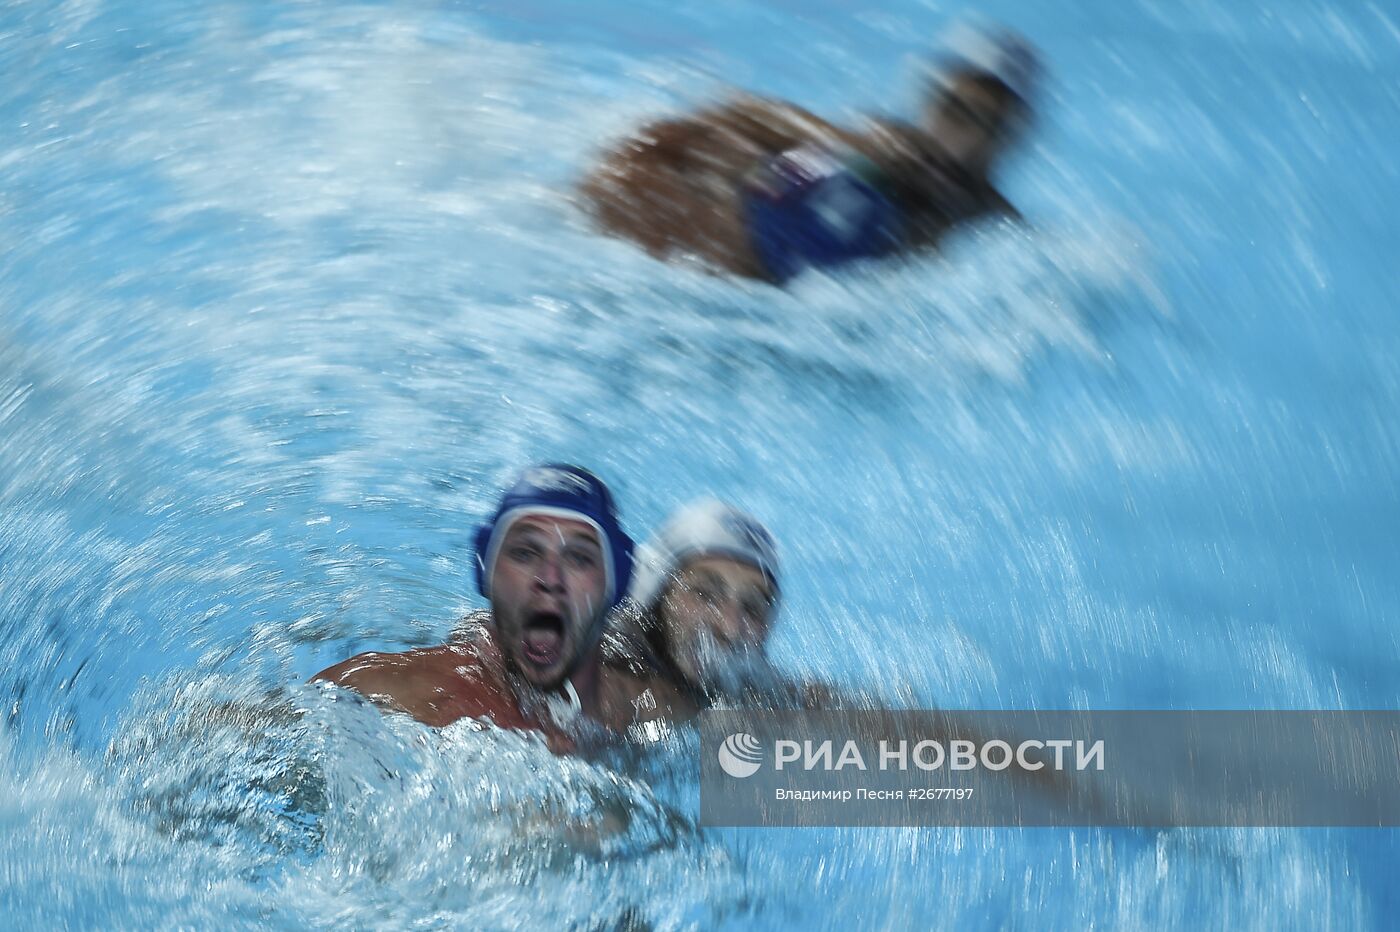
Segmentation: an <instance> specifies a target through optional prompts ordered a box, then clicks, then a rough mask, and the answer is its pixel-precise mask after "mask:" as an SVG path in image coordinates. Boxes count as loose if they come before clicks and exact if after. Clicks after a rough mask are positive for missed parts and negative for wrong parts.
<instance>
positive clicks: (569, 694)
mask: <svg viewBox="0 0 1400 932" xmlns="http://www.w3.org/2000/svg"><path fill="white" fill-rule="evenodd" d="M560 688H561V689H562V690H563V693H564V694H563V695H562V696H561V695H560V694H559V693H557V692H553V693H550V694H549V695H547V696H546V697H545V707H546V708H547V709H549V717H550V718H552V719H554V724H556V725H561V726H564V725H571V724H573V722H574V720H575V719H577V718H578V717H579V716H580V715H582V714H583V700H581V699H579V695H578V690H577V689H575V688H574V682H573V680H571V679H569V678H568V677H564V684H563V686H561V687H560Z"/></svg>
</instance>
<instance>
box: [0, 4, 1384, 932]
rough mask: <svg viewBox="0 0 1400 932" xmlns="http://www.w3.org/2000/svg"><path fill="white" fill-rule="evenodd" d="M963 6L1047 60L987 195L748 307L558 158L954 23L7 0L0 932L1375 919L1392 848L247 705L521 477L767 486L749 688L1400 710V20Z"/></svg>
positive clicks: (804, 97)
mask: <svg viewBox="0 0 1400 932" xmlns="http://www.w3.org/2000/svg"><path fill="white" fill-rule="evenodd" d="M981 9H982V10H983V12H985V13H987V14H989V15H991V16H993V17H996V18H999V19H1002V20H1004V21H1006V22H1009V23H1011V24H1013V25H1015V26H1017V27H1018V28H1020V29H1021V30H1023V31H1024V32H1025V33H1027V34H1028V35H1029V36H1031V37H1032V38H1033V39H1034V40H1035V41H1036V42H1037V43H1038V44H1039V45H1040V46H1041V47H1042V49H1043V51H1044V53H1045V55H1046V57H1047V60H1048V62H1049V65H1050V68H1051V73H1052V81H1051V83H1050V85H1049V86H1048V88H1047V92H1046V95H1045V99H1044V102H1043V103H1044V112H1043V114H1042V117H1041V119H1040V121H1039V123H1038V125H1037V126H1036V128H1035V131H1034V134H1033V137H1032V145H1031V146H1030V147H1029V148H1028V149H1027V151H1026V152H1025V153H1024V154H1023V156H1022V157H1020V158H1018V159H1017V160H1016V161H1015V163H1014V164H1012V165H1009V166H1008V168H1007V171H1006V174H1005V178H1004V181H1005V187H1006V189H1007V191H1008V192H1009V193H1010V194H1011V195H1012V198H1013V200H1015V201H1016V202H1017V203H1018V204H1019V205H1020V206H1021V208H1022V209H1023V211H1024V212H1025V213H1026V214H1027V216H1028V217H1030V218H1031V219H1032V224H1031V226H1030V227H1029V228H1028V229H1015V228H1010V227H1001V226H996V225H993V226H989V227H987V228H983V229H979V230H975V231H969V232H967V233H966V234H965V235H961V236H959V237H957V238H956V239H955V240H954V241H953V242H952V243H951V244H950V246H949V249H948V250H947V251H946V252H945V253H944V254H942V255H940V256H938V257H934V258H930V259H928V260H926V261H921V262H918V263H913V264H910V265H907V266H891V265H883V266H872V267H870V268H863V269H857V270H853V271H852V272H850V273H849V274H845V275H842V276H839V277H831V278H828V277H823V276H819V275H812V276H807V277H805V278H803V279H800V280H799V281H798V282H796V283H795V285H794V287H793V288H792V289H791V290H790V291H788V292H778V291H775V290H772V289H769V288H766V287H761V286H757V285H747V284H735V283H732V282H727V281H723V280H719V279H715V278H711V277H708V276H705V275H703V274H701V273H699V272H697V271H695V270H693V269H689V268H684V267H666V266H662V265H659V264H656V263H654V262H652V261H651V260H649V259H647V258H646V257H645V256H643V255H641V254H640V253H638V252H637V251H636V250H634V249H633V248H632V247H630V246H628V245H627V244H624V243H620V242H614V241H609V240H604V239H601V238H598V237H596V236H594V235H593V234H591V233H590V232H589V231H588V229H587V228H586V226H585V225H584V224H583V223H582V221H581V220H580V218H579V216H578V214H577V213H576V212H575V210H574V208H573V207H572V205H571V203H570V201H569V195H568V192H569V185H570V183H571V181H572V180H573V179H574V178H576V177H577V175H578V174H579V173H580V171H581V170H582V167H583V166H584V165H586V164H587V162H588V160H589V158H590V157H591V156H592V155H593V154H595V153H596V152H597V151H598V150H599V148H600V147H602V146H603V145H604V144H605V143H606V142H607V141H608V140H609V139H610V138H612V137H614V136H616V135H617V134H619V133H621V132H622V131H624V130H625V129H626V128H627V127H629V126H631V125H634V124H635V123H636V122H637V121H639V120H641V119H644V118H646V117H647V116H649V115H652V114H655V113H659V112H663V111H666V110H671V109H675V108H679V107H682V106H685V105H687V104H691V103H694V102H697V101H699V100H702V99H705V98H707V97H708V96H710V95H713V94H714V93H716V92H717V91H718V89H719V88H721V87H722V86H723V84H724V83H726V82H727V83H732V84H738V85H742V86H745V87H748V88H751V89H754V90H758V91H761V92H765V93H772V94H777V95H782V96H787V97H791V98H794V99H798V100H800V101H801V102H803V103H805V104H807V105H809V106H811V107H812V108H814V109H816V110H818V111H820V112H824V113H827V114H830V115H836V116H839V115H845V114H850V113H854V112H855V111H858V110H861V109H879V108H885V109H890V110H899V109H901V108H907V107H909V106H911V105H912V101H913V93H912V80H913V76H914V75H915V74H916V73H917V71H918V57H919V56H920V55H921V54H922V53H924V52H926V51H927V50H928V48H929V47H930V45H931V43H932V40H933V37H934V36H936V35H937V33H938V32H939V31H940V30H941V29H942V28H943V26H944V25H945V24H946V23H947V22H948V21H949V20H950V18H951V17H953V16H954V15H956V14H957V13H959V12H961V11H962V8H961V7H959V6H957V5H955V4H949V3H943V2H940V0H925V2H914V0H899V2H891V3H873V2H867V0H848V2H835V0H803V2H801V3H798V2H793V0H784V2H772V3H767V4H762V3H757V2H755V0H744V2H742V3H741V2H734V0H721V2H712V3H695V4H689V5H687V6H686V7H685V8H677V6H676V5H674V4H671V3H661V2H653V0H645V2H641V3H636V2H632V3H621V2H616V0H606V2H599V3H590V4H568V3H563V2H559V0H551V2H544V0H515V2H512V3H509V4H507V3H499V2H495V0H479V2H472V3H457V4H451V3H431V2H426V0H424V2H404V3H399V4H392V5H391V4H347V3H329V2H319V0H317V2H303V3H296V4H262V5H259V4H252V3H247V2H235V3H228V2H214V3H210V4H203V5H190V4H184V3H175V2H169V0H155V2H143V3H134V2H130V0H121V2H116V0H107V2H103V0H63V2H58V0H34V2H28V3H22V4H11V5H9V6H8V7H6V9H5V10H4V11H3V12H0V63H3V71H4V73H5V75H6V80H5V82H4V83H3V85H0V126H3V130H4V131H3V134H0V178H3V183H0V247H3V248H0V632H3V638H0V712H3V718H0V723H3V724H0V757H2V758H3V760H4V767H3V769H0V789H3V792H0V826H3V833H0V865H3V871H2V872H0V878H3V879H0V915H3V916H4V917H5V918H4V920H3V922H4V924H5V925H7V926H13V927H17V928H34V927H57V926H64V925H67V926H74V927H89V926H90V927H151V926H177V925H186V926H190V925H192V926H215V925H218V926H234V927H244V926H252V925H272V926H275V927H305V926H308V925H309V926H316V927H320V926H347V925H348V926H349V927H425V928H427V927H440V926H462V927H467V928H497V927H510V926H516V925H522V924H523V925H529V926H536V927H572V928H580V929H611V928H647V927H654V928H687V927H714V926H732V927H736V928H743V927H762V928H792V929H798V928H808V927H813V926H817V927H832V928H848V927H863V928H900V929H904V928H907V929H924V928H947V929H959V930H965V929H1000V928H1016V929H1041V928H1065V929H1071V928H1074V929H1078V928H1088V927H1100V928H1138V927H1157V926H1172V927H1181V928H1256V929H1279V928H1320V927H1330V928H1336V929H1352V928H1361V929H1366V928H1386V927H1389V926H1390V925H1391V924H1393V923H1394V921H1395V920H1394V917H1395V915H1396V910H1397V909H1400V898H1397V896H1396V894H1395V893H1394V887H1395V883H1394V879H1395V878H1394V863H1395V859H1396V856H1397V854H1400V846H1397V844H1396V839H1395V837H1394V834H1393V833H1391V832H1386V831H1303V830H1294V831H1283V830H1249V831H1235V830H1230V831H1226V830H1214V831H1200V830H1190V831H1188V830H1180V831H1170V832H1149V831H1087V830H1077V831H1048V830H1028V831H1016V830H996V831H968V830H963V831H954V830H932V829H928V830H893V829H885V830H834V829H833V830H827V831H818V830H807V831H778V830H766V831H765V830H743V831H739V830H735V831H701V830H699V829H697V828H696V827H695V819H696V811H697V801H696V799H695V792H696V782H695V766H696V763H695V762H696V760H697V754H698V748H697V747H696V745H695V738H694V735H690V734H682V735H681V736H679V737H678V738H677V740H676V741H674V742H672V743H671V744H669V745H666V746H662V747H660V748H658V749H656V750H655V751H654V752H651V753H648V754H646V755H643V756H642V757H641V759H627V760H618V761H612V762H608V761H595V762H582V761H577V760H556V759H554V758H552V757H550V756H549V755H547V754H544V753H543V752H541V751H539V749H538V748H536V747H534V746H532V745H530V744H528V743H527V742H524V741H521V740H518V739H515V738H512V737H510V736H492V735H481V734H475V733H472V732H471V731H470V730H469V729H465V728H464V729H461V730H458V729H448V730H447V731H445V732H442V733H429V732H427V731H426V730H423V729H419V728H417V727H416V726H412V725H409V724H405V723H403V722H399V721H395V720H390V719H384V718H382V717H381V716H379V715H378V714H377V713H374V712H373V711H372V710H366V709H364V708H362V707H358V706H355V705H354V704H351V703H345V702H332V701H329V700H328V699H327V697H326V696H324V695H322V694H320V693H319V692H318V691H315V690H312V689H309V688H306V687H303V686H301V685H299V684H301V683H302V682H303V681H304V680H305V679H306V678H307V677H308V676H309V675H310V674H312V673H313V672H315V671H316V670H318V669H320V668H321V667H323V666H325V665H327V664H329V663H331V662H333V661H335V660H338V659H340V658H343V657H345V656H348V655H349V654H351V653H353V652H356V651H359V650H364V649H369V648H396V647H403V646H407V645H417V644H425V643H431V642H433V641H434V640H436V639H439V638H442V637H443V636H444V635H445V634H446V632H447V631H448V630H449V628H450V627H451V624H452V622H453V619H454V618H456V617H457V616H458V615H459V614H460V613H461V612H462V611H464V610H465V609H468V608H471V607H474V606H475V605H476V604H477V602H476V599H475V597H474V591H473V586H472V580H471V554H470V545H469V542H470V536H471V528H472V525H473V523H474V522H475V521H477V520H479V519H480V517H481V516H482V515H483V514H484V513H485V511H486V510H487V509H488V508H489V507H490V504H491V500H492V498H493V496H494V495H495V493H496V489H497V488H498V487H499V485H500V483H502V482H503V481H504V480H505V479H506V478H507V477H508V476H509V475H510V474H511V472H513V471H514V470H515V469H516V468H517V467H519V466H520V465H522V464H524V463H526V462H529V461H531V460H535V459H539V458H545V457H548V458H563V459H568V460H573V461H577V462H581V463H585V464H588V465H590V466H592V467H594V468H596V469H597V470H598V471H599V472H600V473H602V474H603V475H604V476H605V477H606V478H607V479H608V480H609V481H610V482H612V483H613V484H614V485H615V486H616V488H617V490H618V493H619V497H620V499H621V502H622V505H623V508H624V509H625V516H626V518H627V523H628V525H629V527H630V528H631V530H632V531H633V532H634V534H635V535H637V536H641V535H642V534H644V533H645V531H646V530H647V529H648V528H650V527H651V526H653V525H654V524H655V523H656V522H657V521H658V520H659V519H660V518H661V517H662V516H663V515H664V514H665V513H666V512H667V511H668V510H669V509H670V508H671V507H672V506H674V505H675V504H677V503H679V502H680V501H683V500H685V499H687V498H690V497H693V496H694V495H696V494H698V493H701V492H714V493H717V494H720V495H722V496H726V497H730V498H733V499H735V500H736V501H739V502H741V503H742V504H744V505H745V506H747V507H749V508H751V509H752V510H754V511H755V512H756V513H758V514H759V515H761V516H763V517H764V518H766V519H768V520H769V521H770V522H771V524H772V526H773V529H774V531H775V533H776V534H777V535H778V537H779V539H780V540H781V541H782V543H783V545H784V557H785V560H786V567H787V582H786V585H785V591H786V594H787V599H786V602H785V604H784V608H783V621H782V624H781V627H780V628H779V629H778V632H777V635H776V643H775V645H774V650H775V653H776V655H777V657H778V659H779V661H780V662H781V664H782V665H784V666H785V667H786V668H788V669H790V670H792V671H794V672H795V673H796V672H802V673H805V674H808V675H813V676H818V677H821V678H824V679H827V680H830V681H833V682H836V683H838V684H842V685H845V686H849V687H852V688H856V689H862V690H867V691H874V692H877V693H879V694H880V695H883V696H885V697H886V698H887V699H888V700H889V701H890V702H891V703H893V704H898V705H903V706H922V705H930V704H938V705H942V706H946V707H962V708H1037V707H1038V708H1248V709H1268V708H1310V709H1311V708H1318V709H1335V708H1400V677H1397V673H1400V666H1398V665H1397V661H1396V657H1397V648H1400V643H1398V642H1400V636H1398V635H1397V628H1396V625H1395V620H1396V618H1397V617H1400V582H1398V581H1397V580H1400V576H1397V574H1396V572H1395V566H1396V564H1397V556H1400V547H1397V536H1396V532H1397V523H1400V500H1398V499H1397V496H1396V493H1395V478H1396V472H1397V467H1398V466H1400V425H1397V421H1396V417H1395V412H1396V410H1397V408H1400V362H1397V359H1400V321H1398V320H1397V318H1396V315H1395V308H1396V306H1397V303H1398V302H1400V279H1398V278H1397V276H1396V275H1395V271H1394V263H1395V258H1396V257H1397V255H1400V224H1396V222H1395V221H1394V218H1393V216H1392V214H1393V211H1395V210H1396V209H1397V208H1400V195H1397V191H1400V167H1397V162H1396V160H1395V159H1394V157H1393V154H1394V153H1395V152H1396V151H1397V147H1398V146H1400V12H1397V11H1396V10H1395V8H1394V7H1393V6H1392V5H1390V4H1385V3H1379V2H1364V0H1357V2H1354V3H1347V4H1328V3H1322V2H1316V0H1273V2H1262V0H1260V2H1255V0H1239V2H1232V3H1230V4H1221V3H1208V2H1204V0H1180V2H1164V0H1128V2H1123V0H1088V2H1085V3H1081V4H1075V5H1073V6H1072V7H1068V8H1067V7H1066V6H1065V5H1062V4H1040V3H1030V2H1026V0H1019V2H1012V0H1000V2H993V3H988V4H984V5H982V6H981ZM618 811H621V812H628V813H630V814H631V821H630V824H629V826H628V828H627V829H626V830H625V831H624V832H622V833H621V834H617V835H613V836H609V837H606V838H605V839H603V840H602V841H596V840H594V841H587V842H580V841H579V840H578V839H570V838H565V837H561V835H560V833H559V832H558V831H557V830H555V829H553V828H552V827H551V822H552V821H555V816H556V815H557V814H559V813H565V814H571V815H573V816H574V817H576V818H577V819H580V820H583V821H585V822H586V821H588V820H589V819H594V818H597V817H599V816H600V815H601V814H603V813H606V812H618ZM541 813H543V815H541Z"/></svg>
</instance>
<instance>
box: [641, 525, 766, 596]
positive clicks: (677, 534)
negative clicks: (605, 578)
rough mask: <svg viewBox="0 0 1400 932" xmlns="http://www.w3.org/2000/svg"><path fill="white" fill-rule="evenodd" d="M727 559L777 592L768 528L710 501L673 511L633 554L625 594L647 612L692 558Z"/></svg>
mask: <svg viewBox="0 0 1400 932" xmlns="http://www.w3.org/2000/svg"><path fill="white" fill-rule="evenodd" d="M698 556H718V557H730V558H732V559H735V560H739V561H742V562H744V563H748V564H751V565H752V566H755V567H757V568H758V569H759V570H761V571H762V572H763V575H764V576H766V577H767V578H768V583H769V585H771V586H772V587H773V591H774V593H775V594H776V593H777V591H778V550H777V547H776V546H774V544H773V537H772V535H771V534H769V533H768V529H767V528H765V527H764V526H763V525H762V524H760V523H759V522H758V520H757V519H756V518H754V517H753V516H752V515H749V514H746V513H744V512H742V511H740V510H739V509H737V508H735V507H733V506H732V505H726V504H725V503H724V502H721V501H718V500H716V499H713V498H708V499H701V500H699V501H695V502H691V503H690V504H689V505H686V506H685V507H683V508H681V509H680V510H678V511H676V512H675V513H674V514H672V515H671V517H670V518H669V519H668V520H667V521H666V523H665V524H664V525H662V527H661V530H660V531H658V532H657V533H656V536H655V537H653V538H652V539H651V540H649V541H647V542H646V543H645V544H643V545H642V546H641V547H639V548H638V550H637V559H636V567H635V569H634V570H633V574H632V588H631V591H630V592H629V595H630V596H631V598H632V601H634V602H636V603H637V604H638V605H639V606H641V608H642V609H643V611H645V610H648V609H650V608H651V607H652V606H653V605H654V604H655V603H656V601H657V600H658V599H660V598H661V593H662V592H664V591H665V589H666V584H667V583H669V582H670V581H671V577H672V576H673V575H674V574H675V573H676V572H677V571H678V570H679V569H680V568H681V564H682V563H684V562H685V561H686V560H688V559H690V558H692V557H698Z"/></svg>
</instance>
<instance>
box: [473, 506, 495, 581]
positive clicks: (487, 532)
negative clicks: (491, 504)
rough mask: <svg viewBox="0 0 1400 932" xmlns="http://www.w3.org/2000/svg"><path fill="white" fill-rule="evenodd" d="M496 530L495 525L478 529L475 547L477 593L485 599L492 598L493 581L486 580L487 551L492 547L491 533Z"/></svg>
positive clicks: (484, 525)
mask: <svg viewBox="0 0 1400 932" xmlns="http://www.w3.org/2000/svg"><path fill="white" fill-rule="evenodd" d="M495 529H496V525H495V523H494V522H493V523H491V524H483V525H482V526H481V527H479V528H477V529H476V535H475V538H474V540H473V546H474V547H475V548H476V553H475V554H474V556H475V557H476V591H477V592H480V593H481V594H482V595H483V596H484V597H486V598H488V599H489V598H491V581H490V580H489V579H487V578H486V551H487V550H488V549H489V548H490V546H491V532H492V531H494V530H495Z"/></svg>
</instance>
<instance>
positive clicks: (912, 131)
mask: <svg viewBox="0 0 1400 932" xmlns="http://www.w3.org/2000/svg"><path fill="white" fill-rule="evenodd" d="M1039 70H1040V66H1039V62H1038V58H1037V55H1036V53H1035V51H1034V50H1033V49H1032V48H1031V46H1030V45H1029V44H1028V43H1027V42H1026V41H1025V40H1024V39H1022V38H1021V37H1019V36H1017V35H1016V34H1014V33H1012V32H1010V31H1008V30H1005V29H1001V28H996V27H979V26H973V25H971V24H965V25H963V26H961V27H959V28H958V29H956V30H954V31H953V33H952V34H951V35H950V36H949V38H948V40H947V42H946V46H945V49H944V51H943V52H942V53H941V54H940V55H939V56H938V59H937V64H936V66H935V67H933V68H932V69H931V71H930V74H929V77H928V78H927V86H926V88H925V92H924V102H923V105H922V113H921V114H920V116H919V119H918V121H917V123H909V122H901V121H893V120H883V119H871V120H868V121H867V124H866V125H865V126H864V127H863V128H861V129H859V130H852V129H847V128H843V127H839V126H836V125H834V124H832V123H829V122H827V121H826V120H823V119H821V118H819V117H816V116H814V115H812V114H811V113H809V112H807V111H806V110H803V109H801V108H800V107H797V106H794V105H793V104H789V103H786V102H783V101H776V100H764V99H761V98H755V97H743V98H741V99H739V100H736V101H734V102H732V103H728V104H725V105H722V106H719V107H715V108H712V109H707V110H702V111H700V112H699V113H696V114H695V115H693V116H689V117H682V118H678V119H670V120H662V121H660V122H656V123H652V124H649V125H647V126H645V127H643V128H642V129H641V130H640V131H639V132H638V133H637V135H636V136H634V137H632V138H630V139H627V140H626V141H624V142H623V143H622V144H621V145H620V146H618V147H617V148H616V149H615V150H613V151H612V152H611V153H609V154H608V155H607V156H606V157H605V158H604V159H603V161H602V164H600V165H599V166H598V167H596V168H595V169H594V170H593V171H592V172H591V173H590V174H589V175H588V176H587V178H586V179H585V180H584V182H583V184H582V193H583V196H584V199H585V201H586V205H587V207H588V209H589V211H590V213H591V214H592V215H593V217H594V218H595V220H596V222H597V223H598V224H599V225H600V226H601V227H602V229H603V230H604V231H605V232H607V233H611V234H613V235H615V236H620V237H624V238H627V239H631V240H633V241H635V242H637V243H638V244H640V245H641V246H642V247H644V248H645V249H646V250H647V251H648V252H649V253H651V254H652V255H653V256H656V257H657V258H662V259H665V258H668V257H671V256H673V255H675V254H678V253H679V254H692V255H695V256H698V257H700V258H701V259H702V260H704V261H705V262H706V263H707V264H708V265H710V266H712V267H714V268H716V269H718V270H720V271H723V272H729V273H732V274H735V275H741V276H746V277H750V278H758V279H764V280H767V281H769V282H772V283H775V284H782V283H784V282H786V281H787V280H788V279H790V278H792V277H793V276H794V275H796V274H798V273H799V272H801V271H802V270H803V269H804V268H810V267H817V268H829V267H833V266H837V265H840V264H842V263H844V262H848V261H851V260H854V259H863V258H870V257H876V256H887V255H892V254H896V253H900V252H906V251H910V250H915V249H920V248H928V247H933V246H935V245H937V243H938V242H939V240H940V238H941V237H942V236H943V234H944V233H945V232H947V231H948V230H949V229H950V228H951V227H953V226H955V225H957V224H960V223H965V222H967V221H970V220H974V219H977V218H979V217H983V216H986V215H995V214H1001V215H1005V216H1011V217H1019V213H1018V212H1017V211H1016V209H1015V208H1014V207H1012V206H1011V204H1010V203H1008V202H1007V200H1006V198H1004V197H1003V196H1002V195H1001V193H1000V192H999V191H997V189H996V188H995V187H994V186H993V183H992V180H991V173H992V169H993V168H994V167H995V165H996V163H997V161H998V160H999V159H1000V158H1001V157H1002V156H1003V155H1005V154H1006V153H1008V152H1009V151H1010V150H1012V149H1013V148H1014V146H1015V145H1016V143H1017V142H1018V141H1019V140H1020V139H1021V137H1022V136H1023V134H1024V131H1025V128H1026V126H1027V124H1028V123H1029V120H1030V116H1031V108H1032V103H1033V99H1034V92H1035V85H1036V84H1037V82H1038V79H1039Z"/></svg>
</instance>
